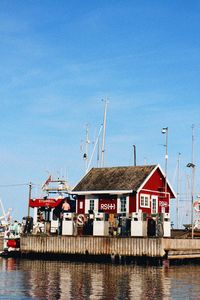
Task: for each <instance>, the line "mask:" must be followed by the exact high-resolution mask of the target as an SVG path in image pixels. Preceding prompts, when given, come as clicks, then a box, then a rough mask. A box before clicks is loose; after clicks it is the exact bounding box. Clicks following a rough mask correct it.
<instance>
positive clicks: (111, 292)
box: [0, 258, 200, 300]
mask: <svg viewBox="0 0 200 300" xmlns="http://www.w3.org/2000/svg"><path fill="white" fill-rule="evenodd" d="M0 272H1V274H3V275H2V276H1V281H0V295H1V297H2V299H13V298H14V297H16V295H17V296H18V299H61V300H64V299H76V300H83V299H91V300H98V299H99V300H100V299H109V300H115V299H127V300H131V299H136V300H137V299H148V300H151V299H165V300H167V299H199V294H200V285H199V281H200V267H199V266H197V265H196V266H179V267H176V266H173V267H169V268H163V267H151V266H146V267H145V266H134V265H110V264H95V263H94V264H90V263H88V264H85V263H77V262H76V263H70V262H66V261H42V260H41V261H40V260H21V259H20V260H16V259H13V258H9V259H4V258H2V259H1V260H0ZM16 278H17V280H16Z"/></svg>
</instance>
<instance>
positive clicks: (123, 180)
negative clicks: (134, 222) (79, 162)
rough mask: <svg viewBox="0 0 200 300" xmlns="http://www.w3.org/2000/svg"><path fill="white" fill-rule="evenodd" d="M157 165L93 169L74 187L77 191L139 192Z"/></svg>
mask: <svg viewBox="0 0 200 300" xmlns="http://www.w3.org/2000/svg"><path fill="white" fill-rule="evenodd" d="M155 167H156V165H149V166H131V167H111V168H92V169H91V170H90V171H89V172H88V173H87V174H86V175H85V176H84V177H83V179H82V180H81V181H80V182H79V183H78V184H77V185H76V186H75V187H74V189H73V192H75V191H77V192H78V191H79V192H81V191H104V190H105V191H109V190H112V191H113V190H115V191H120V190H133V191H137V190H138V188H139V187H140V186H141V184H142V183H143V182H144V181H145V179H146V178H147V177H148V176H149V174H150V173H151V172H152V171H153V169H154V168H155Z"/></svg>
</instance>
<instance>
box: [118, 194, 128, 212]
mask: <svg viewBox="0 0 200 300" xmlns="http://www.w3.org/2000/svg"><path fill="white" fill-rule="evenodd" d="M122 200H125V210H122ZM119 201H120V212H121V213H126V212H127V197H126V196H121V197H119Z"/></svg>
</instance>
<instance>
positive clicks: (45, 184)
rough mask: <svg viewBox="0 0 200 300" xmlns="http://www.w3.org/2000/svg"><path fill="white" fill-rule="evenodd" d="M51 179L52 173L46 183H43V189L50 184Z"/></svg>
mask: <svg viewBox="0 0 200 300" xmlns="http://www.w3.org/2000/svg"><path fill="white" fill-rule="evenodd" d="M51 179H52V177H51V175H50V176H49V177H48V179H47V180H46V181H45V183H44V184H43V186H42V189H44V188H45V187H46V186H47V185H48V184H49V182H50V181H51Z"/></svg>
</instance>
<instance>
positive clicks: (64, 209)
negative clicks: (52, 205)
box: [62, 199, 70, 213]
mask: <svg viewBox="0 0 200 300" xmlns="http://www.w3.org/2000/svg"><path fill="white" fill-rule="evenodd" d="M69 211H70V204H69V202H68V200H67V199H65V200H64V202H63V205H62V212H63V213H65V212H69Z"/></svg>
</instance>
